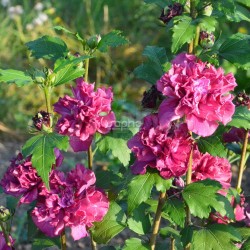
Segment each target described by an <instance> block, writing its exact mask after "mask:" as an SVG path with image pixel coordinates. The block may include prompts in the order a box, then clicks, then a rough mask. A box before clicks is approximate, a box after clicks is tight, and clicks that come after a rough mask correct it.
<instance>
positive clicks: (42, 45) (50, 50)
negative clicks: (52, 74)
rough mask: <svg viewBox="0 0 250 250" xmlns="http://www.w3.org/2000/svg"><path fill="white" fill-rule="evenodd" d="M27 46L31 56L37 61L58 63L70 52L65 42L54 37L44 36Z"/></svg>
mask: <svg viewBox="0 0 250 250" xmlns="http://www.w3.org/2000/svg"><path fill="white" fill-rule="evenodd" d="M26 46H27V47H28V49H29V50H30V51H31V56H33V57H35V58H36V59H40V58H43V59H48V60H52V61H56V60H57V59H58V58H60V57H65V56H66V55H67V54H68V52H69V50H68V48H67V45H66V44H65V42H64V41H63V40H61V39H60V38H58V37H52V36H43V37H41V38H38V39H36V40H34V41H31V42H28V43H26Z"/></svg>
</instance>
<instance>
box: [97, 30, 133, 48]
mask: <svg viewBox="0 0 250 250" xmlns="http://www.w3.org/2000/svg"><path fill="white" fill-rule="evenodd" d="M121 34H122V32H121V31H120V30H113V31H111V32H109V33H108V34H106V35H104V36H102V39H101V41H100V42H99V43H98V46H97V49H98V50H100V51H101V52H107V50H108V47H118V46H121V45H126V44H128V43H129V41H128V40H127V38H126V37H124V36H122V35H121Z"/></svg>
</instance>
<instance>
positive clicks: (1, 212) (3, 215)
mask: <svg viewBox="0 0 250 250" xmlns="http://www.w3.org/2000/svg"><path fill="white" fill-rule="evenodd" d="M10 217H11V213H10V210H9V209H7V208H5V207H3V206H0V221H2V222H5V221H7V220H8V219H9V218H10Z"/></svg>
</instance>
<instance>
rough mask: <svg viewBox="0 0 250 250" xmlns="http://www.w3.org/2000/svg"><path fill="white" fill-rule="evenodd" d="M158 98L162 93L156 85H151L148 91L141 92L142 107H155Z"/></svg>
mask: <svg viewBox="0 0 250 250" xmlns="http://www.w3.org/2000/svg"><path fill="white" fill-rule="evenodd" d="M158 99H159V100H161V99H162V94H161V92H160V91H158V90H157V88H156V86H155V85H153V86H152V87H151V88H150V89H149V90H148V91H145V92H144V93H143V98H142V101H141V103H142V107H143V108H150V109H153V108H156V105H157V100H158Z"/></svg>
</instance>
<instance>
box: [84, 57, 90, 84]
mask: <svg viewBox="0 0 250 250" xmlns="http://www.w3.org/2000/svg"><path fill="white" fill-rule="evenodd" d="M88 77H89V58H88V59H86V60H85V76H84V81H85V82H88Z"/></svg>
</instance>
